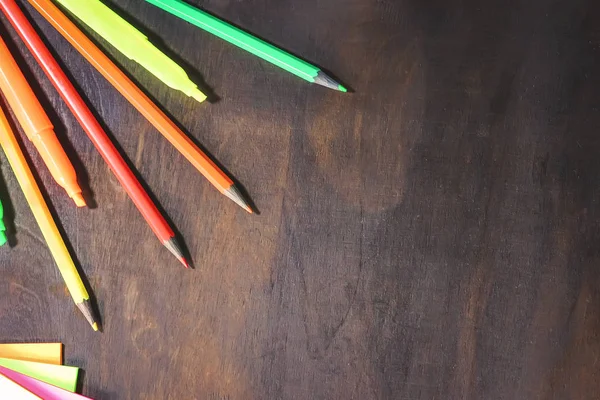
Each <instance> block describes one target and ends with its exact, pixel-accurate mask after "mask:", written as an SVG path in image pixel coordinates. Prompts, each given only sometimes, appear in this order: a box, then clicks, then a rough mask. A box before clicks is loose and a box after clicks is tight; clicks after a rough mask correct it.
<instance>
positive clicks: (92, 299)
mask: <svg viewBox="0 0 600 400" xmlns="http://www.w3.org/2000/svg"><path fill="white" fill-rule="evenodd" d="M2 103H3V105H5V104H6V102H5V101H2ZM8 123H9V125H10V127H11V129H12V130H13V132H15V138H16V140H17V144H18V145H19V148H20V149H21V152H22V153H23V156H24V157H25V161H26V162H27V165H29V169H30V170H31V174H32V175H33V178H34V179H35V182H36V183H37V186H38V188H39V190H40V192H41V193H42V197H43V198H44V201H45V202H46V205H47V207H48V210H49V211H50V215H51V216H52V219H53V220H54V223H55V224H56V227H57V228H58V231H59V233H60V236H61V238H62V239H63V241H64V243H65V246H66V247H67V250H68V252H69V254H70V256H71V258H72V259H73V263H74V264H75V268H76V269H77V273H78V274H79V276H80V277H81V280H82V281H83V284H84V286H85V287H86V288H87V289H88V294H89V296H90V303H91V305H92V308H93V310H94V312H95V313H96V314H95V315H96V316H97V317H98V325H99V326H102V317H101V316H100V313H99V312H98V311H99V310H98V307H97V304H98V303H97V301H96V296H95V295H94V292H93V290H91V287H92V286H91V285H90V282H89V280H88V279H87V276H86V275H85V274H84V273H83V270H82V268H81V262H80V261H79V258H78V257H77V253H76V252H75V249H74V248H73V246H72V244H71V241H70V240H69V238H68V236H67V234H66V231H65V229H64V227H63V226H62V224H61V222H60V219H59V218H58V214H57V212H56V209H55V208H54V205H53V204H52V202H50V201H49V200H48V199H49V198H50V196H49V195H48V192H47V191H46V188H45V187H44V185H42V184H41V182H42V179H41V178H40V176H39V174H38V172H37V171H36V169H35V168H32V166H33V165H34V164H33V161H32V159H31V157H30V156H29V153H28V152H27V151H26V149H25V146H24V144H23V139H22V137H21V135H17V134H16V133H17V132H19V130H18V129H17V126H16V124H15V121H14V120H13V119H12V118H11V119H9V120H8ZM73 309H74V310H76V315H79V316H80V317H81V319H82V320H83V321H85V322H86V324H87V320H86V319H85V317H84V316H83V314H81V312H80V311H79V309H78V308H77V307H76V306H75V305H73Z"/></svg>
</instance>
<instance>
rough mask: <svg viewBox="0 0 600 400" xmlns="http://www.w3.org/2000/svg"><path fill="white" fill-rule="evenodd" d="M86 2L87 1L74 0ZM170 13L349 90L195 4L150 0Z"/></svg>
mask: <svg viewBox="0 0 600 400" xmlns="http://www.w3.org/2000/svg"><path fill="white" fill-rule="evenodd" d="M72 1H75V2H77V1H79V2H81V3H86V2H87V1H82V0H72ZM146 1H147V2H148V3H150V4H152V5H155V6H156V7H159V8H161V9H163V10H165V11H166V12H168V13H170V14H173V15H174V16H176V17H179V18H181V19H183V20H185V21H187V22H189V23H190V24H192V25H195V26H197V27H198V28H200V29H204V30H205V31H207V32H209V33H212V34H213V35H215V36H218V37H220V38H221V39H223V40H226V41H228V42H229V43H231V44H234V45H236V46H238V47H241V48H242V49H244V50H246V51H249V52H250V53H252V54H254V55H256V56H258V57H260V58H262V59H264V60H267V61H269V62H271V63H273V64H275V65H277V66H278V67H280V68H283V69H285V70H286V71H288V72H291V73H292V74H294V75H297V76H299V77H300V78H302V79H304V80H307V81H308V82H311V83H316V84H318V85H322V86H325V87H328V88H330V89H334V90H339V91H340V92H346V91H347V90H346V88H345V87H343V86H342V85H340V84H339V83H338V82H336V81H335V80H333V79H332V78H331V77H329V76H327V75H326V74H325V73H324V72H323V71H321V69H320V68H318V67H316V66H314V65H312V64H309V63H307V62H306V61H303V60H301V59H299V58H298V57H295V56H293V55H291V54H289V53H288V52H286V51H283V50H281V49H279V48H277V47H275V46H273V45H271V44H269V43H267V42H265V41H264V40H261V39H259V38H257V37H255V36H252V35H251V34H249V33H247V32H244V31H243V30H241V29H239V28H236V27H235V26H233V25H231V24H228V23H226V22H224V21H221V20H220V19H218V18H216V17H214V16H212V15H210V14H208V13H207V12H204V11H202V10H199V9H197V8H196V7H193V6H191V5H189V4H187V3H185V2H184V1H181V0H146Z"/></svg>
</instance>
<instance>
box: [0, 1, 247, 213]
mask: <svg viewBox="0 0 600 400" xmlns="http://www.w3.org/2000/svg"><path fill="white" fill-rule="evenodd" d="M0 1H4V0H0ZM28 1H29V3H30V4H31V5H32V6H33V7H34V8H35V9H36V10H37V11H38V12H39V13H40V14H42V16H43V17H44V18H45V19H46V20H47V21H48V22H49V23H50V24H51V25H52V26H53V27H54V28H55V29H56V30H57V31H58V32H59V33H60V34H61V35H62V36H64V37H65V39H67V40H68V41H69V43H71V45H73V47H75V49H77V51H79V53H81V55H83V56H84V57H85V58H86V60H88V62H89V63H90V64H92V65H93V66H94V68H96V69H97V70H98V72H100V73H101V74H102V75H103V76H104V78H106V79H107V80H108V81H109V82H110V83H111V84H112V85H113V86H114V87H115V88H116V89H117V90H118V91H119V92H120V93H121V94H122V95H123V96H124V97H125V98H126V99H127V100H128V101H129V102H130V103H131V104H132V105H133V106H134V107H135V108H136V109H137V110H138V111H139V112H140V113H142V115H143V116H144V117H145V118H146V119H147V120H148V121H149V122H150V123H151V124H152V125H154V127H155V128H156V129H157V130H158V131H159V132H160V133H162V135H163V136H164V137H165V138H166V139H167V140H168V141H169V142H171V144H172V145H173V146H175V148H176V149H177V150H178V151H179V152H180V153H181V154H183V156H184V157H185V158H187V159H188V161H189V162H191V163H192V165H194V167H196V169H198V171H200V173H202V175H204V176H205V177H206V179H208V180H209V181H210V183H212V184H213V186H215V187H216V188H217V189H218V190H219V191H220V192H221V193H223V194H224V195H225V196H227V197H229V198H230V199H231V200H233V201H234V202H235V203H236V204H238V205H239V206H240V207H242V208H244V209H245V210H246V211H248V212H250V213H252V209H251V208H250V206H249V205H248V203H247V202H246V200H245V199H244V197H243V196H242V195H241V193H240V191H239V190H238V189H237V187H236V186H235V185H234V183H233V181H232V180H231V179H230V178H229V177H228V176H227V175H226V174H225V173H224V172H223V171H222V170H221V169H220V168H219V167H218V166H217V165H216V164H215V163H214V162H213V161H212V160H211V159H210V158H209V157H208V156H207V155H206V154H205V153H204V152H203V151H202V150H200V149H199V148H198V146H196V145H195V144H194V142H193V141H192V140H191V139H190V138H189V137H187V136H186V135H185V134H184V133H183V132H182V131H181V129H179V128H178V127H177V125H175V123H174V122H173V121H171V120H170V119H169V118H168V117H167V116H166V115H165V113H163V112H162V111H161V110H160V109H159V108H158V106H156V104H154V103H153V102H152V101H151V100H150V99H149V98H148V96H146V95H145V94H144V93H143V92H142V91H141V90H140V89H139V88H138V87H137V86H136V85H135V84H134V83H133V82H132V81H131V80H130V79H129V78H128V77H127V76H126V75H125V74H124V73H123V72H122V71H121V70H120V69H119V68H118V67H117V66H116V65H115V64H114V63H113V62H112V61H111V60H110V59H109V58H108V57H107V56H106V55H105V54H104V53H103V52H102V51H101V50H100V49H98V47H97V46H96V45H95V44H94V43H92V41H91V40H90V39H88V38H87V37H86V36H85V34H83V32H81V31H80V30H79V28H77V26H76V25H75V24H74V23H73V22H71V21H70V20H69V18H67V17H66V16H65V15H64V14H63V13H62V12H61V11H60V10H59V9H58V8H57V7H56V6H55V5H54V4H52V2H51V1H50V0H28Z"/></svg>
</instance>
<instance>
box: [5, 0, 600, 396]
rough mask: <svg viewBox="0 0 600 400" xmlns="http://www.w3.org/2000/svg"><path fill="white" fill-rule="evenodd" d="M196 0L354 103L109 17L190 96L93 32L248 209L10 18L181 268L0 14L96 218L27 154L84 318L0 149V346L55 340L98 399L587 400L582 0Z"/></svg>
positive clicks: (593, 386) (589, 213)
mask: <svg viewBox="0 0 600 400" xmlns="http://www.w3.org/2000/svg"><path fill="white" fill-rule="evenodd" d="M190 2H191V3H193V4H196V5H200V6H203V7H204V8H205V9H207V10H209V11H211V12H213V13H215V14H217V15H219V16H221V17H223V18H225V19H227V20H229V21H231V22H234V23H235V24H237V25H239V26H241V27H243V28H245V29H247V30H249V31H252V32H254V33H256V34H257V35H260V36H262V37H265V38H268V39H269V40H270V41H272V42H273V43H275V44H278V45H280V46H282V47H284V48H286V49H289V50H290V51H292V52H294V53H296V54H300V55H302V56H303V57H304V58H306V59H307V60H309V61H312V62H315V63H317V64H319V65H320V66H322V67H323V68H325V69H327V70H329V71H333V72H334V74H335V76H336V77H338V78H339V79H340V80H341V81H342V82H344V83H346V84H348V85H349V86H350V87H351V88H352V89H353V91H354V93H352V94H342V93H337V92H333V91H330V90H327V89H325V88H321V87H318V86H314V85H309V84H308V83H306V82H304V81H301V80H299V79H297V78H295V77H293V76H291V75H289V74H287V73H285V72H283V71H281V70H279V69H277V68H276V67H273V66H271V65H269V64H267V63H265V62H263V61H261V60H258V59H257V58H255V57H253V56H251V55H249V54H247V53H245V52H243V51H241V50H238V49H237V48H235V47H233V46H231V45H229V44H227V43H224V42H223V41H221V40H220V39H217V38H215V37H212V36H210V35H209V34H207V33H204V32H202V31H200V30H198V29H196V28H194V27H193V26H191V25H188V24H185V23H183V22H180V21H178V20H177V19H175V18H174V17H171V16H169V15H167V14H165V13H164V12H162V11H161V10H159V9H156V8H154V7H152V6H150V5H148V4H146V3H145V2H144V1H141V0H112V1H111V3H110V4H112V5H114V6H117V7H118V8H119V10H120V12H122V13H123V15H124V16H127V17H128V18H129V19H130V21H131V22H133V23H134V24H135V25H136V26H138V27H139V28H140V29H141V30H143V31H144V32H145V33H146V34H148V35H149V36H150V37H151V38H152V40H154V41H155V42H156V43H157V44H158V45H159V46H160V47H161V48H162V49H164V50H166V51H168V52H169V54H171V55H172V56H173V57H174V58H175V59H177V60H178V61H179V62H181V63H182V64H184V65H185V66H186V68H187V70H188V72H189V73H190V76H192V77H193V79H194V80H195V81H197V82H199V83H201V84H202V85H204V86H205V87H208V88H210V89H211V90H212V91H213V92H214V95H215V96H214V97H215V99H216V100H215V101H214V102H213V103H212V104H202V105H200V104H197V103H196V102H195V101H194V100H192V99H189V98H186V97H185V96H184V95H182V94H180V93H178V92H174V91H172V90H170V89H168V88H166V87H165V86H164V85H162V84H161V83H159V82H158V81H156V80H155V79H154V78H153V77H151V76H150V75H149V74H148V73H147V72H145V71H144V70H142V68H140V67H139V66H137V65H135V64H134V63H132V62H130V61H128V60H126V59H124V58H123V57H122V56H121V55H119V54H117V53H116V52H115V51H114V50H113V49H110V48H109V47H108V46H106V45H105V44H104V43H103V42H102V41H101V40H99V43H101V44H102V45H104V46H105V48H107V49H108V52H109V53H110V54H111V55H112V56H113V57H114V59H115V60H117V61H118V63H119V64H120V65H122V66H124V67H125V68H126V69H127V71H128V72H129V73H130V75H131V76H132V77H134V78H135V79H136V81H137V82H139V83H140V85H141V86H142V87H143V88H144V89H145V90H146V91H147V92H148V93H149V94H150V95H151V96H152V97H153V98H155V99H156V100H157V102H159V103H160V104H161V105H162V106H163V107H164V109H165V110H166V111H168V112H169V113H170V114H171V115H172V116H173V118H174V119H175V120H176V121H177V122H178V123H179V124H180V125H181V126H182V127H183V128H185V130H186V132H188V133H189V134H190V135H191V136H192V137H193V138H195V139H196V140H197V141H198V142H199V143H201V144H202V145H203V146H204V147H205V148H206V149H207V150H208V151H209V152H210V153H211V154H212V155H213V156H214V157H215V159H217V160H218V161H219V162H220V163H221V164H222V165H224V166H225V167H226V168H227V170H228V171H229V172H230V173H231V175H232V176H234V177H235V178H236V179H237V180H238V181H239V182H240V183H241V184H242V185H243V186H244V187H245V188H246V190H247V191H248V193H249V194H250V195H251V197H252V199H253V201H254V202H255V203H256V205H257V207H258V209H259V210H260V215H254V216H251V215H247V214H245V213H244V211H243V210H241V209H239V208H237V207H236V206H235V205H234V204H233V203H232V202H230V201H228V200H227V199H225V198H224V197H223V196H221V195H220V194H219V193H217V191H216V190H214V189H213V188H212V187H211V186H210V185H209V184H208V183H207V181H206V180H205V179H204V178H203V177H202V176H201V175H200V174H198V173H197V171H196V170H194V168H193V167H192V166H191V165H190V164H189V163H187V162H186V161H185V160H184V159H183V157H182V156H180V155H179V154H178V153H177V152H176V150H174V149H173V148H172V147H171V146H170V145H169V144H168V143H167V142H166V140H164V139H163V137H162V136H161V135H160V134H159V133H158V132H157V131H156V130H154V128H152V126H150V125H149V124H148V123H147V122H146V121H145V120H144V119H143V117H141V115H140V114H139V113H137V112H136V111H135V109H133V107H132V106H130V105H129V104H128V103H127V102H126V101H125V100H124V99H123V98H122V97H121V96H120V95H119V94H118V93H117V92H116V91H115V90H113V89H112V88H111V87H110V85H109V84H108V83H107V82H106V81H105V80H104V79H103V78H102V77H101V76H100V75H99V74H98V73H96V72H95V71H94V70H93V69H92V68H91V67H90V66H89V65H88V64H87V63H86V62H85V61H84V60H83V59H82V57H81V56H79V54H77V53H76V51H74V50H73V49H72V48H71V47H70V46H69V45H68V43H66V42H65V41H64V40H63V39H62V38H61V37H60V36H59V35H58V34H57V33H56V32H54V31H53V29H52V28H51V27H50V26H49V25H48V24H47V23H46V22H45V21H43V20H42V19H41V18H40V16H39V15H37V14H36V12H35V11H34V10H33V9H32V8H31V7H29V6H26V7H25V8H26V11H27V12H28V14H29V15H31V16H32V17H33V19H34V20H35V22H36V25H37V26H38V27H39V30H40V32H42V33H43V35H44V37H45V38H46V39H47V40H48V42H49V43H50V44H51V47H52V48H53V51H54V52H55V54H56V55H58V56H59V57H60V59H61V60H62V63H63V65H64V67H65V68H66V69H67V70H68V71H69V73H70V74H71V75H72V77H73V79H74V80H75V81H76V82H77V84H78V86H79V88H80V89H81V91H82V92H83V93H85V95H86V98H87V99H88V100H89V103H90V105H91V106H92V107H93V109H94V111H95V112H96V113H97V114H98V115H99V116H100V118H101V121H102V123H103V124H104V126H105V127H106V128H107V130H108V131H109V132H110V134H111V135H112V136H113V137H114V139H115V140H116V141H118V143H119V146H120V148H121V149H122V151H123V153H124V154H125V155H127V158H128V160H129V161H130V162H131V164H132V165H134V166H135V167H136V169H137V171H138V172H139V175H140V176H141V177H142V178H143V181H144V183H145V184H146V185H147V186H148V187H149V188H151V190H152V193H153V195H154V196H155V198H156V199H157V201H158V202H159V203H160V204H161V206H162V207H163V208H164V209H165V210H166V212H167V213H168V215H169V216H170V218H171V220H172V221H173V224H174V226H175V227H176V228H177V230H178V231H179V232H180V233H181V235H182V236H183V237H184V238H185V242H186V244H187V247H188V248H189V250H190V253H191V255H192V257H193V260H194V263H195V265H196V269H195V270H193V271H186V270H184V269H183V268H181V266H180V265H178V263H177V262H176V260H174V259H173V257H172V256H171V255H170V254H169V253H168V251H166V250H165V249H164V248H162V247H161V246H160V244H159V243H158V241H157V240H156V238H155V237H154V236H153V234H152V232H151V231H150V229H149V228H148V227H147V226H146V225H145V223H144V221H143V219H142V218H141V216H140V215H139V214H138V212H137V210H136V209H135V207H134V206H133V204H132V203H131V201H129V199H128V197H127V196H126V194H125V192H124V191H123V190H122V189H121V188H120V187H119V185H118V183H117V181H116V179H115V178H114V177H113V176H112V175H111V174H110V173H109V171H108V169H107V166H106V165H105V164H104V162H103V161H102V159H101V158H100V156H99V155H98V153H97V152H96V151H95V149H94V148H93V146H92V145H91V143H90V141H89V140H88V139H87V137H86V136H85V135H84V133H83V132H82V130H81V129H80V128H79V126H78V125H77V123H76V121H75V120H74V118H73V116H72V115H70V113H69V112H68V110H67V108H66V106H65V105H64V103H63V102H62V101H61V100H60V98H59V97H58V95H57V94H56V93H55V91H54V89H53V88H52V86H51V85H50V83H49V82H48V81H47V79H46V78H45V77H44V76H43V73H42V72H41V70H40V68H39V67H38V66H36V65H35V62H34V61H33V59H32V57H31V56H30V55H29V54H28V53H27V51H26V49H25V47H24V46H23V44H22V43H21V41H20V40H19V39H18V37H17V36H16V35H15V34H14V32H13V31H12V29H9V27H8V24H7V21H6V19H4V18H0V22H1V23H2V25H3V27H2V28H0V34H2V36H3V37H5V39H6V40H7V41H8V42H9V44H10V46H11V48H12V49H14V50H15V51H16V52H17V54H18V58H19V61H20V62H21V63H22V64H23V65H24V66H26V71H27V74H28V76H30V77H31V78H32V81H33V82H34V86H35V89H36V91H37V92H38V93H39V94H40V96H42V97H43V98H44V102H45V103H46V104H47V105H48V106H52V113H51V114H52V118H53V119H54V122H55V123H56V126H57V132H58V134H59V135H60V136H61V137H62V138H63V139H64V140H65V141H67V142H68V143H69V145H68V147H69V148H70V153H71V154H73V157H75V156H76V158H77V159H76V164H77V167H78V169H79V172H80V174H85V175H86V176H87V177H88V180H89V184H88V186H89V188H90V190H91V191H92V192H93V197H94V199H95V202H96V203H97V207H96V208H94V209H91V210H88V209H82V210H76V209H75V208H74V206H73V205H72V203H71V202H69V201H68V200H67V198H66V195H65V194H64V192H63V191H62V189H60V188H58V186H57V185H56V184H54V183H53V182H52V181H51V178H50V176H49V174H48V172H47V171H46V170H45V168H44V167H43V165H42V164H41V162H40V159H39V157H38V156H37V155H36V154H35V152H34V151H33V149H32V146H31V145H30V144H29V143H26V144H25V147H26V148H27V151H28V153H29V155H30V158H31V159H32V162H33V164H34V165H35V168H36V170H37V173H38V176H39V179H40V181H41V182H42V183H43V187H44V188H45V191H46V193H47V195H48V198H49V199H50V201H51V204H52V206H53V208H54V210H55V212H56V215H57V216H58V219H59V221H60V224H61V226H62V228H63V229H64V232H65V236H66V238H68V241H69V243H70V246H71V247H72V249H73V252H74V254H75V255H76V256H77V259H78V263H79V265H80V266H81V269H82V271H83V272H84V273H85V276H86V277H87V279H88V280H89V282H90V286H91V288H92V289H93V292H94V295H95V297H96V298H97V301H98V307H99V309H100V311H101V314H102V319H103V326H104V332H103V333H102V334H97V333H94V332H92V331H91V329H90V328H89V326H87V324H86V323H85V321H84V319H83V317H82V316H81V315H79V313H78V312H77V311H76V309H75V307H74V306H73V304H72V302H71V301H70V299H69V297H68V295H67V293H66V292H65V289H64V285H63V283H62V281H61V279H60V276H59V274H58V272H57V269H56V268H55V266H54V264H53V261H52V258H51V256H50V253H49V252H48V250H47V248H46V246H45V244H44V242H43V239H42V237H41V234H40V232H39V229H38V228H37V226H36V224H35V221H34V219H33V217H32V214H31V212H30V210H29V209H28V207H27V205H26V203H24V199H23V196H22V193H21V191H20V189H19V187H18V185H17V183H16V181H15V178H14V176H13V174H12V172H11V171H10V168H9V166H8V164H7V162H6V159H5V158H4V156H3V155H2V156H1V157H0V162H1V170H2V176H3V182H4V183H1V182H0V184H1V185H2V188H3V190H4V188H7V189H8V196H9V198H10V201H9V205H8V206H9V211H10V212H9V223H10V224H11V225H14V228H16V229H14V233H15V235H14V240H13V241H16V243H13V244H15V246H14V247H12V248H7V247H5V248H2V249H0V272H1V274H2V279H1V280H0V340H1V341H37V340H41V341H47V340H59V341H62V342H64V343H65V345H66V351H65V353H66V354H65V356H66V360H67V362H68V363H69V364H72V365H77V366H80V367H82V368H83V369H84V370H85V375H84V377H83V387H82V389H83V393H85V394H86V395H89V396H91V397H93V398H95V399H98V400H113V399H118V400H120V399H123V400H127V399H140V400H151V399H152V400H154V399H156V400H165V399H168V400H171V399H173V400H175V399H177V400H192V399H202V400H210V399H215V400H216V399H219V400H225V399H228V400H236V399H360V400H362V399H397V400H400V399H410V400H413V399H485V400H492V399H507V400H514V399H597V398H600V367H599V364H598V358H599V357H600V290H599V289H598V288H599V287H600V269H599V268H600V230H599V229H600V224H599V216H600V215H599V212H600V208H599V199H600V190H599V189H598V187H599V186H598V185H599V183H600V157H599V156H598V154H600V75H599V71H600V28H598V26H599V25H598V21H599V20H600V8H599V6H598V2H597V1H592V0H590V1H585V0H572V1H552V0H546V1H543V0H508V1H500V0H489V1H475V0H464V1H455V2H448V1H442V0H399V1H391V0H387V1H386V0H360V1H359V0H328V1H318V0H304V1H293V0H283V1H275V0H247V1H229V0H212V1H204V2H201V1H198V0H196V1H190ZM94 37H95V38H96V39H97V37H96V36H94ZM11 221H13V222H11Z"/></svg>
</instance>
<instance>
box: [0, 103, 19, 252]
mask: <svg viewBox="0 0 600 400" xmlns="http://www.w3.org/2000/svg"><path fill="white" fill-rule="evenodd" d="M2 108H3V109H4V107H2ZM0 201H2V206H3V207H4V219H3V221H4V225H5V226H6V232H5V233H6V238H7V241H8V243H7V244H8V246H9V247H11V248H12V247H15V246H16V245H17V242H18V241H17V228H16V225H15V207H14V205H13V202H12V201H11V199H10V195H9V194H8V186H7V185H6V181H5V180H4V177H3V176H2V174H1V173H0Z"/></svg>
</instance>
